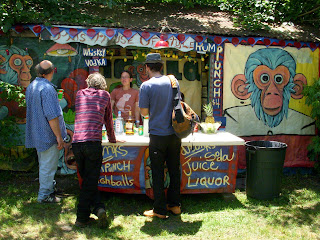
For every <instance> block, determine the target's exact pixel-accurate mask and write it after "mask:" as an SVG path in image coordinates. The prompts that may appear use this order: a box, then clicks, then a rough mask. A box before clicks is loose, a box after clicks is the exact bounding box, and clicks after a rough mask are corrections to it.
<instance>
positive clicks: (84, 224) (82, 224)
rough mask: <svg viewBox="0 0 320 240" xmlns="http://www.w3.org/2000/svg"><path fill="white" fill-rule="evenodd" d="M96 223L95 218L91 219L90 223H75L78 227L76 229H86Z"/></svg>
mask: <svg viewBox="0 0 320 240" xmlns="http://www.w3.org/2000/svg"><path fill="white" fill-rule="evenodd" d="M94 222H95V219H94V218H89V220H88V221H86V222H80V221H78V220H77V221H76V222H75V223H74V225H75V226H76V227H79V228H84V227H87V226H90V225H91V224H92V223H94Z"/></svg>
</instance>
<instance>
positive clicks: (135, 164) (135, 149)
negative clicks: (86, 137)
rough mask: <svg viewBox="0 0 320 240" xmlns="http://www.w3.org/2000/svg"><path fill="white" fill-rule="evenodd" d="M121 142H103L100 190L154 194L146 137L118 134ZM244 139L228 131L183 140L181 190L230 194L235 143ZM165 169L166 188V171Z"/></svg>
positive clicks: (231, 191)
mask: <svg viewBox="0 0 320 240" xmlns="http://www.w3.org/2000/svg"><path fill="white" fill-rule="evenodd" d="M117 139H119V140H125V141H126V142H124V143H109V142H108V141H107V140H103V141H102V146H103V163H102V166H101V171H100V179H99V184H98V188H99V190H100V191H107V192H118V193H136V194H147V195H148V196H149V197H151V198H152V197H153V192H152V171H151V167H150V158H149V147H148V146H149V137H144V136H138V135H133V136H126V135H120V136H117ZM239 145H244V140H243V139H241V138H239V137H237V136H234V135H232V134H231V133H228V132H224V131H218V132H217V133H215V134H203V133H194V134H192V135H189V136H188V137H187V138H184V139H182V146H181V155H180V159H181V173H182V174H181V193H182V194H185V193H233V192H234V191H235V184H236V176H237V162H238V154H237V146H239ZM166 173H167V169H165V181H164V184H165V188H167V187H168V186H169V182H170V179H169V174H166Z"/></svg>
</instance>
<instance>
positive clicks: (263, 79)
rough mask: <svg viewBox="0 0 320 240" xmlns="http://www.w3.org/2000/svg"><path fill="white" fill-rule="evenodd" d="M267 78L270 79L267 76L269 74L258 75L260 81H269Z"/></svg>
mask: <svg viewBox="0 0 320 240" xmlns="http://www.w3.org/2000/svg"><path fill="white" fill-rule="evenodd" d="M269 79H270V77H269V75H268V74H267V73H264V74H261V76H260V81H261V82H262V83H267V82H269Z"/></svg>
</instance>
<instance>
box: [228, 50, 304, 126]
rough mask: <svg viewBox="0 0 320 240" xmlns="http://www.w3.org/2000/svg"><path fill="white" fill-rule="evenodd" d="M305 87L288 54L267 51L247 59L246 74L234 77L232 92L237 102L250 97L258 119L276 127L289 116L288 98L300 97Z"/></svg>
mask: <svg viewBox="0 0 320 240" xmlns="http://www.w3.org/2000/svg"><path fill="white" fill-rule="evenodd" d="M305 84H307V79H306V77H305V76H304V75H303V74H296V62H295V60H294V59H293V57H292V56H291V55H290V54H289V53H288V52H287V51H285V50H283V49H278V48H270V49H269V48H266V49H260V50H257V51H256V52H254V53H252V54H251V55H250V56H249V57H248V60H247V62H246V66H245V74H238V75H236V76H235V77H234V78H233V80H232V84H231V90H232V93H233V94H234V95H235V96H236V97H237V98H239V99H242V100H246V99H248V98H250V100H251V106H252V108H253V109H254V111H255V114H256V116H257V118H258V119H259V120H261V121H263V122H264V124H265V125H267V126H269V127H276V126H278V125H279V124H280V123H281V121H282V120H283V118H284V117H287V115H288V108H289V101H290V98H291V97H292V98H294V99H300V98H302V97H303V94H302V90H303V85H305Z"/></svg>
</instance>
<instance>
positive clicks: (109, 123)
mask: <svg viewBox="0 0 320 240" xmlns="http://www.w3.org/2000/svg"><path fill="white" fill-rule="evenodd" d="M104 121H105V123H106V130H107V135H108V140H109V142H112V143H115V142H116V136H115V134H114V129H113V119H112V109H111V102H110V101H108V103H107V107H106V110H105V113H104Z"/></svg>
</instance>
